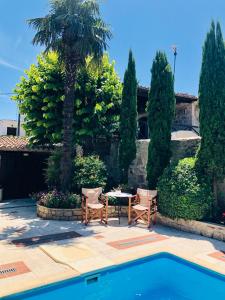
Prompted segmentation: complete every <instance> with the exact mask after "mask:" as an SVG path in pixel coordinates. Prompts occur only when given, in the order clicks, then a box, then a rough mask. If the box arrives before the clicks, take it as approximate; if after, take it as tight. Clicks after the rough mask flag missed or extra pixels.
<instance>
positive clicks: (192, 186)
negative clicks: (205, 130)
mask: <svg viewBox="0 0 225 300" xmlns="http://www.w3.org/2000/svg"><path fill="white" fill-rule="evenodd" d="M157 188H158V193H159V199H158V208H159V212H160V213H162V214H163V215H165V216H168V217H170V218H172V219H175V218H183V219H192V220H201V219H206V218H209V217H210V216H211V213H212V203H213V196H212V191H211V189H210V186H209V184H207V182H206V180H201V182H199V180H198V178H197V172H196V168H195V159H194V158H185V159H182V160H180V161H179V162H178V164H177V165H171V166H169V167H167V168H166V169H165V171H164V173H163V175H162V176H161V178H160V180H159V183H158V187H157Z"/></svg>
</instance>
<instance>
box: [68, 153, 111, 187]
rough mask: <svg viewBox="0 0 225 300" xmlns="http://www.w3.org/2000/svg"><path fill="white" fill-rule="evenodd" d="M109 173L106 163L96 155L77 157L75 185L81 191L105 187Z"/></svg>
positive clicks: (75, 162) (75, 161)
mask: <svg viewBox="0 0 225 300" xmlns="http://www.w3.org/2000/svg"><path fill="white" fill-rule="evenodd" d="M106 182H107V172H106V166H105V164H104V162H103V161H102V160H101V159H100V158H99V157H98V156H95V155H90V156H84V157H83V156H77V157H76V158H75V160H74V184H75V186H76V187H77V188H78V189H80V188H82V187H84V188H95V187H103V188H104V187H105V185H106Z"/></svg>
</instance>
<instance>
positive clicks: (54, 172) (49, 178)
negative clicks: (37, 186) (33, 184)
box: [45, 150, 61, 189]
mask: <svg viewBox="0 0 225 300" xmlns="http://www.w3.org/2000/svg"><path fill="white" fill-rule="evenodd" d="M60 159H61V151H60V150H57V151H55V152H53V153H52V154H51V155H50V156H49V158H48V161H47V168H46V169H45V181H46V183H47V185H48V187H49V188H51V189H54V188H56V189H58V188H59V187H60Z"/></svg>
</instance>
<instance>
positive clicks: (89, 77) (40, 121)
mask: <svg viewBox="0 0 225 300" xmlns="http://www.w3.org/2000/svg"><path fill="white" fill-rule="evenodd" d="M26 74H27V77H22V79H21V81H20V83H19V84H18V85H17V87H16V89H15V93H16V96H14V97H13V99H14V100H16V101H17V103H18V104H19V108H20V112H21V113H22V114H23V115H24V117H25V125H24V127H25V130H26V134H27V136H28V137H29V139H30V142H31V143H32V144H41V145H43V144H50V145H52V144H54V143H58V142H60V141H61V139H62V118H63V114H62V109H63V101H64V89H63V74H62V69H61V66H60V62H59V60H58V57H57V55H56V54H55V53H53V52H51V53H49V54H47V55H44V54H42V55H39V56H38V63H37V65H32V66H31V67H30V69H29V70H28V71H26ZM121 93H122V84H121V82H120V80H119V77H118V75H117V74H116V72H115V63H114V62H112V63H110V61H109V57H108V55H107V54H105V55H104V56H103V58H102V60H101V63H100V64H99V65H98V66H97V65H96V64H93V63H92V60H91V58H87V60H86V65H85V67H84V68H81V69H80V71H79V73H78V77H77V83H76V85H75V99H74V107H75V108H74V125H73V126H74V134H73V135H74V141H76V142H77V143H80V144H81V143H82V141H83V140H84V139H86V138H89V137H91V138H93V137H99V136H102V137H106V138H110V137H111V136H112V134H113V133H115V132H117V131H118V127H119V114H120V104H121Z"/></svg>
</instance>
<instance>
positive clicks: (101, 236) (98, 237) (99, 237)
mask: <svg viewBox="0 0 225 300" xmlns="http://www.w3.org/2000/svg"><path fill="white" fill-rule="evenodd" d="M95 238H96V239H97V240H100V239H104V236H103V235H101V234H98V235H96V236H95Z"/></svg>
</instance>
